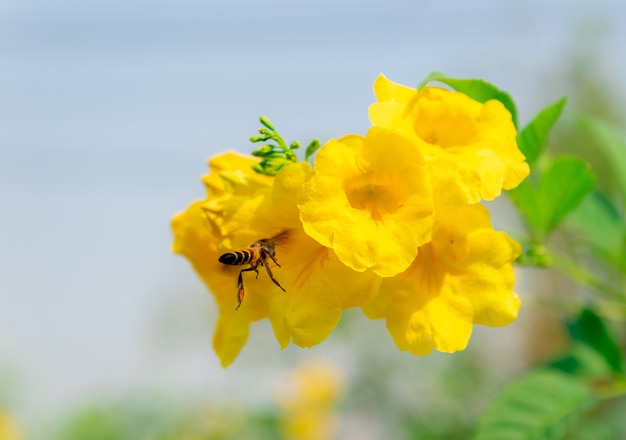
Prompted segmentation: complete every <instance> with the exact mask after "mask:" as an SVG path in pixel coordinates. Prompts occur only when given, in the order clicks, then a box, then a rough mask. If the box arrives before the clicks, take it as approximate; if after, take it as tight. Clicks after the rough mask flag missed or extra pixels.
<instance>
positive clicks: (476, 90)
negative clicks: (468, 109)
mask: <svg viewBox="0 0 626 440" xmlns="http://www.w3.org/2000/svg"><path fill="white" fill-rule="evenodd" d="M434 80H435V81H439V82H442V83H444V84H447V85H449V86H450V87H452V88H453V89H454V90H456V91H457V92H462V93H465V94H466V95H467V96H469V97H470V98H472V99H475V100H476V101H478V102H487V101H489V100H491V99H496V100H498V101H500V102H501V103H502V105H504V107H505V108H506V109H507V110H508V111H509V113H511V118H512V119H513V124H515V127H517V108H516V107H515V102H514V101H513V98H511V96H510V95H509V94H508V93H506V92H505V91H503V90H500V89H499V88H497V87H496V86H494V85H493V84H490V83H488V82H487V81H484V80H482V79H459V78H434Z"/></svg>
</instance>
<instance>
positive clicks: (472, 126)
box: [369, 75, 530, 206]
mask: <svg viewBox="0 0 626 440" xmlns="http://www.w3.org/2000/svg"><path fill="white" fill-rule="evenodd" d="M374 93H375V95H376V98H377V101H378V102H377V103H375V104H372V105H371V106H370V111H369V113H370V120H371V121H372V124H373V125H374V126H380V127H386V128H393V129H397V130H400V131H401V132H403V133H405V134H407V135H409V136H412V137H413V138H414V139H415V140H416V141H417V143H418V145H419V148H420V151H421V152H422V153H423V154H424V156H425V157H426V161H427V164H428V170H429V175H430V177H431V182H432V184H433V189H434V191H435V199H436V200H438V205H439V204H443V205H455V206H462V205H464V204H468V203H469V204H473V203H477V202H479V201H480V200H492V199H494V198H495V197H497V196H498V195H500V193H501V191H502V189H507V190H508V189H512V188H515V187H516V186H517V185H519V184H520V182H521V181H522V180H524V178H526V176H528V174H529V172H530V170H529V167H528V164H527V163H526V162H525V158H524V156H523V155H522V153H521V152H520V151H519V149H518V148H517V143H516V131H515V126H514V125H513V122H512V120H511V114H510V113H509V112H508V111H507V110H506V108H505V107H504V106H503V105H502V104H501V103H500V102H499V101H496V100H491V101H487V102H486V103H484V104H481V103H479V102H477V101H474V100H473V99H471V98H469V97H468V96H466V95H464V94H463V93H459V92H452V91H448V90H444V89H441V88H437V87H424V88H423V89H421V90H420V91H419V92H418V91H417V90H416V89H411V88H409V87H406V86H402V85H400V84H396V83H394V82H392V81H390V80H388V79H387V78H386V77H385V76H384V75H380V76H379V77H378V78H377V79H376V82H375V83H374Z"/></svg>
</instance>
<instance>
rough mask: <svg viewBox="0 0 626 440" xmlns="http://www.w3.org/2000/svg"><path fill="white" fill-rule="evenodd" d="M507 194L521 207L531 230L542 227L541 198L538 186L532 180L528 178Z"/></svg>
mask: <svg viewBox="0 0 626 440" xmlns="http://www.w3.org/2000/svg"><path fill="white" fill-rule="evenodd" d="M507 194H508V195H509V197H510V198H511V200H513V203H515V205H516V206H517V208H518V209H519V211H520V213H521V214H522V217H523V218H524V221H525V222H526V223H527V224H528V226H529V228H530V229H531V230H532V229H537V230H538V229H540V228H541V220H540V215H539V209H538V206H539V200H538V194H537V188H535V186H534V185H533V184H532V182H531V181H530V180H529V179H526V180H524V181H523V182H522V183H520V184H519V185H518V186H517V188H513V189H512V190H510V191H508V192H507Z"/></svg>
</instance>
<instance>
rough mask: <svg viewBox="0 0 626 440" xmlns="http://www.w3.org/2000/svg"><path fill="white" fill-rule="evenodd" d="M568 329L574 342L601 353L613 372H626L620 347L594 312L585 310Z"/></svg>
mask: <svg viewBox="0 0 626 440" xmlns="http://www.w3.org/2000/svg"><path fill="white" fill-rule="evenodd" d="M567 328H568V330H569V333H570V335H571V337H572V339H573V340H575V341H579V342H582V343H584V344H587V345H588V346H590V347H591V348H593V349H594V350H596V351H597V352H598V353H600V354H601V355H602V357H604V359H605V360H606V362H607V364H608V365H609V366H610V367H611V369H612V370H613V371H615V372H616V373H621V372H623V371H624V370H623V367H622V356H621V354H620V350H619V347H618V346H617V344H616V343H615V340H614V338H613V337H612V336H611V335H610V334H609V332H608V330H607V328H606V326H605V325H604V322H603V321H602V319H601V318H600V317H599V316H598V315H597V314H596V313H595V312H594V311H593V310H591V309H588V308H586V309H583V311H582V312H581V314H580V316H578V319H576V321H575V322H573V323H571V324H568V326H567Z"/></svg>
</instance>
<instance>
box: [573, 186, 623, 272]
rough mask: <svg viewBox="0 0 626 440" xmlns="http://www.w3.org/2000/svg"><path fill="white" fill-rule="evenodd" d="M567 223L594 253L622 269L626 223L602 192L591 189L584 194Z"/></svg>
mask: <svg viewBox="0 0 626 440" xmlns="http://www.w3.org/2000/svg"><path fill="white" fill-rule="evenodd" d="M567 224H568V225H569V226H570V227H571V228H573V229H574V230H576V232H577V233H578V234H579V236H580V237H581V239H582V240H583V241H584V242H585V244H586V245H587V246H589V248H590V249H591V250H592V251H593V252H594V253H595V255H597V256H599V257H601V258H603V259H604V260H605V261H607V262H609V263H611V264H613V265H615V266H616V267H618V268H620V269H621V270H622V271H626V224H624V220H623V218H622V217H621V216H620V214H619V213H618V212H617V209H616V208H615V207H614V206H613V205H612V204H611V203H610V202H609V201H608V200H607V199H606V198H605V197H604V196H603V195H602V194H600V193H598V192H595V191H594V192H592V193H591V194H590V195H589V197H585V199H584V200H583V201H582V203H581V204H580V206H579V207H578V208H577V209H576V210H575V211H574V212H573V213H572V214H571V215H570V216H569V217H568V219H567Z"/></svg>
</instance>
